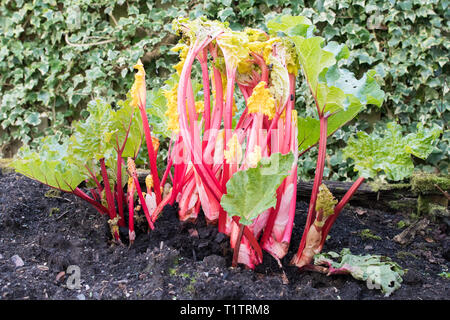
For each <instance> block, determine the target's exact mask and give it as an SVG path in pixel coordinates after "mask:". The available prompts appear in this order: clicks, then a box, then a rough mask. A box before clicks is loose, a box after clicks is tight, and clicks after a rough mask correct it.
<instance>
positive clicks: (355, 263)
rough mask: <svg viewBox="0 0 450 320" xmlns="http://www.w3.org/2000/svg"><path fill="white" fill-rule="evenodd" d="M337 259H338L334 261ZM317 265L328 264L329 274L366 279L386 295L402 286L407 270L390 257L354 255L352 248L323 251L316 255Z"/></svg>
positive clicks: (373, 287)
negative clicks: (338, 250)
mask: <svg viewBox="0 0 450 320" xmlns="http://www.w3.org/2000/svg"><path fill="white" fill-rule="evenodd" d="M333 259H336V260H337V261H333ZM314 264H315V265H327V266H328V267H329V272H328V275H332V274H343V273H348V274H351V275H352V277H353V278H355V279H357V280H362V281H366V283H367V287H368V288H369V289H380V290H381V292H383V293H384V294H385V297H388V296H390V295H391V294H392V293H393V292H394V291H395V290H397V289H398V288H400V286H401V283H402V282H403V279H402V276H403V275H404V274H405V271H404V270H403V269H402V268H401V267H400V266H399V265H398V264H397V263H395V262H393V261H392V260H391V259H390V258H388V257H383V256H378V255H364V256H361V255H353V254H352V253H351V252H350V249H348V248H344V249H342V251H341V253H340V254H337V253H336V252H329V253H322V254H317V255H315V256H314Z"/></svg>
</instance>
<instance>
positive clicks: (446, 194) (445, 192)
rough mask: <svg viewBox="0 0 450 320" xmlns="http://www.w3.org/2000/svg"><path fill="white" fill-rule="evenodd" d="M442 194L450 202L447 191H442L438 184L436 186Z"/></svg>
mask: <svg viewBox="0 0 450 320" xmlns="http://www.w3.org/2000/svg"><path fill="white" fill-rule="evenodd" d="M434 186H435V187H436V188H437V189H438V190H439V191H440V192H442V194H443V195H444V196H445V197H446V198H447V199H448V200H450V194H449V193H448V192H447V191H444V190H442V189H441V187H439V186H438V185H437V184H435V185H434Z"/></svg>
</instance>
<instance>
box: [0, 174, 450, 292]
mask: <svg viewBox="0 0 450 320" xmlns="http://www.w3.org/2000/svg"><path fill="white" fill-rule="evenodd" d="M48 190H50V189H49V188H48V187H46V186H44V185H42V184H40V183H38V182H36V181H33V180H30V179H28V178H26V177H24V176H21V175H18V174H14V173H0V230H1V232H0V299H358V300H359V299H448V297H449V293H450V282H449V280H448V279H446V278H444V277H443V276H442V275H439V274H441V273H442V272H443V271H448V268H449V267H450V263H449V258H450V252H449V249H450V247H449V235H448V230H449V227H448V225H447V224H445V223H443V222H440V221H436V222H430V223H429V224H428V226H427V227H426V228H425V229H424V230H421V231H419V232H418V233H417V234H416V236H415V238H414V240H413V241H412V242H411V243H410V244H408V245H400V244H399V243H397V242H395V241H393V238H394V236H396V235H397V234H399V233H400V232H401V231H402V230H403V229H399V227H398V226H397V223H398V222H399V221H400V220H405V217H404V216H402V215H401V212H383V211H379V210H372V209H369V208H360V207H357V208H355V207H348V208H346V209H345V210H344V211H343V212H342V214H341V216H340V217H339V219H338V220H337V221H336V224H335V225H334V226H333V228H332V229H331V232H330V239H329V240H328V241H327V242H326V244H325V247H324V250H323V251H324V252H327V251H329V250H333V251H336V252H339V251H340V250H341V249H343V248H350V249H351V251H352V253H354V254H378V255H385V256H388V257H390V258H392V259H393V260H394V261H395V262H397V263H398V264H399V265H400V266H401V267H402V268H404V269H408V272H407V273H406V274H405V275H404V276H403V283H402V286H401V288H400V289H399V290H397V291H395V292H394V293H393V294H392V295H391V296H390V297H388V298H385V297H384V296H383V294H382V293H381V292H380V291H379V290H369V289H368V288H367V286H366V283H364V282H361V281H357V280H355V279H353V278H352V277H351V276H347V275H339V276H330V277H328V276H326V275H323V274H319V273H314V272H302V273H301V272H299V271H298V269H297V268H296V267H290V266H288V263H289V261H290V259H291V257H292V256H293V254H294V253H295V251H296V250H297V248H298V243H299V241H300V237H301V234H302V232H303V227H304V223H305V219H306V210H307V204H306V203H304V202H298V203H297V210H296V218H295V227H294V231H293V238H292V243H291V247H290V251H289V253H288V255H287V257H285V258H284V259H283V261H282V264H283V270H281V269H280V267H279V266H278V264H277V262H276V261H275V260H274V259H273V258H272V257H271V256H269V255H268V254H264V262H263V264H262V265H259V266H257V267H256V270H254V271H251V270H245V269H244V268H243V267H239V268H236V269H234V268H231V259H232V252H231V249H229V247H230V246H229V240H228V238H227V237H226V236H224V235H222V234H219V233H218V232H217V227H212V226H206V225H205V222H204V219H203V217H202V216H201V217H200V218H199V219H198V221H197V223H196V224H184V225H182V224H181V223H180V222H179V220H178V218H177V216H176V211H175V210H174V209H173V208H168V207H166V209H165V210H164V212H163V214H162V216H161V218H160V219H159V220H158V221H157V222H156V224H155V230H153V231H151V232H150V233H147V232H145V231H141V232H137V237H136V241H135V243H134V245H133V246H132V247H131V248H128V246H126V245H125V246H117V245H113V244H112V243H111V242H110V239H111V235H110V231H109V227H108V225H107V222H106V221H107V218H106V217H104V216H100V215H99V214H98V212H96V211H95V210H94V209H93V208H91V207H90V206H88V205H86V204H85V203H83V202H82V201H81V200H79V199H78V198H76V197H74V196H73V195H70V194H54V193H47V191H48ZM44 194H46V195H47V196H44ZM366 229H368V230H370V231H369V232H367V231H366V232H363V233H362V234H361V232H362V231H363V230H366ZM364 234H371V235H374V236H375V237H364V236H363V235H364ZM14 255H18V256H19V257H20V258H21V259H22V260H23V265H22V266H20V265H21V263H20V261H17V260H15V261H16V263H18V264H17V266H16V265H15V263H14V262H13V260H14V259H13V260H11V258H12V257H13V256H14ZM69 265H78V266H79V267H80V271H81V289H80V290H70V289H69V288H67V286H66V281H67V276H64V275H63V274H62V273H61V272H62V271H65V270H66V269H67V267H68V266H69Z"/></svg>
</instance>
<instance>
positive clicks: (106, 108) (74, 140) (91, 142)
mask: <svg viewBox="0 0 450 320" xmlns="http://www.w3.org/2000/svg"><path fill="white" fill-rule="evenodd" d="M87 111H88V112H89V116H88V118H87V119H86V120H81V121H77V122H76V123H74V124H73V127H74V133H73V135H72V136H71V138H70V141H71V144H70V152H71V153H72V154H73V155H74V156H75V157H78V158H80V160H82V159H96V160H100V159H102V158H105V159H106V158H108V157H111V156H114V148H113V145H112V144H111V143H110V141H111V139H112V135H113V134H112V133H111V132H110V131H109V130H108V129H109V128H110V127H111V126H112V122H113V121H114V111H113V110H112V108H111V105H109V104H107V103H106V102H104V101H103V100H101V99H97V100H94V101H91V102H90V103H89V104H88V107H87ZM80 163H83V162H80Z"/></svg>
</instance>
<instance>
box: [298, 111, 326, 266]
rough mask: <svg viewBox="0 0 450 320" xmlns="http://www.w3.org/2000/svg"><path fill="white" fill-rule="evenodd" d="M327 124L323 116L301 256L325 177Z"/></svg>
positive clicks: (300, 247)
mask: <svg viewBox="0 0 450 320" xmlns="http://www.w3.org/2000/svg"><path fill="white" fill-rule="evenodd" d="M327 125H328V117H326V116H321V118H320V138H319V155H318V159H317V166H316V174H315V177H314V184H313V189H312V193H311V200H310V202H309V208H308V217H307V220H306V225H305V229H304V231H303V236H302V240H301V242H300V246H299V248H298V252H297V255H298V257H301V255H302V252H303V249H304V248H305V244H306V236H307V234H308V231H309V229H310V227H311V224H312V222H313V221H314V219H315V209H316V200H317V194H318V192H319V186H320V185H321V184H322V179H323V169H324V166H325V155H326V147H327Z"/></svg>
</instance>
